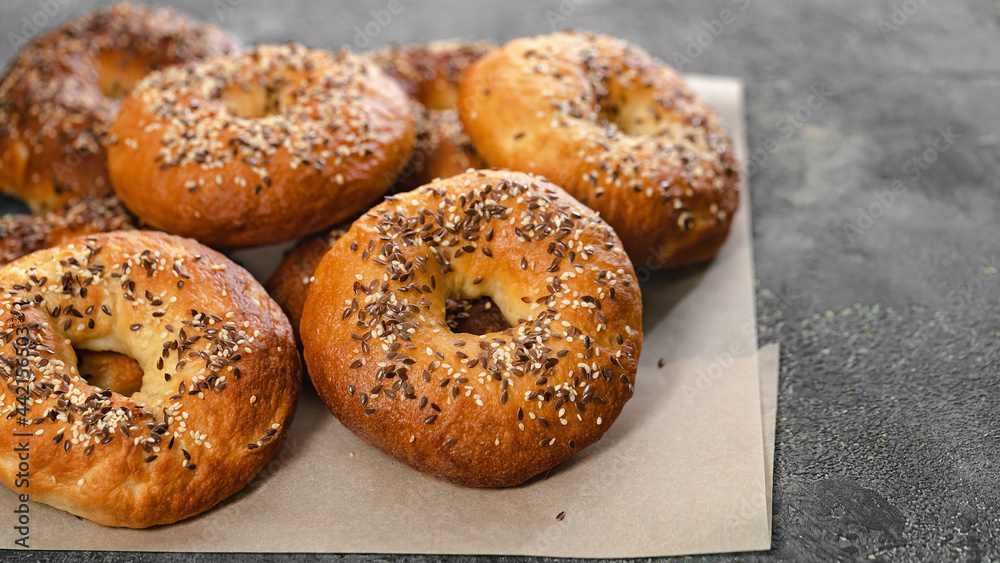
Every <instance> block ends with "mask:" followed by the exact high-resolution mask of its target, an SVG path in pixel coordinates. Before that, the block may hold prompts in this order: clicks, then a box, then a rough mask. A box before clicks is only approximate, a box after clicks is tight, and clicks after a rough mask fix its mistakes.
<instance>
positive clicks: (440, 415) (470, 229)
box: [300, 171, 642, 487]
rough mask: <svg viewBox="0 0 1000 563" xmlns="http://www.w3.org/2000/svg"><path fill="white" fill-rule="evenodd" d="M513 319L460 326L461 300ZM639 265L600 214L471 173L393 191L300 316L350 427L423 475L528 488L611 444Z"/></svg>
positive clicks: (329, 260) (548, 192) (526, 183)
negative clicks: (486, 328)
mask: <svg viewBox="0 0 1000 563" xmlns="http://www.w3.org/2000/svg"><path fill="white" fill-rule="evenodd" d="M454 297H459V298H462V299H477V298H483V297H489V298H491V300H492V302H493V303H495V304H496V307H497V308H498V309H499V311H500V312H501V313H502V314H503V316H504V317H505V318H506V320H507V322H508V323H509V328H506V329H503V330H498V331H495V332H487V333H483V334H471V333H455V332H454V331H453V330H452V328H451V327H450V326H449V324H448V319H447V316H448V314H447V309H448V300H449V298H454ZM641 323H642V302H641V297H640V293H639V285H638V283H637V282H636V279H635V273H634V271H633V269H632V264H631V262H629V259H628V257H627V256H626V255H625V252H624V250H623V249H622V247H621V241H620V240H619V239H618V236H617V235H616V234H615V232H614V231H613V230H612V229H611V228H610V227H609V226H608V225H607V224H606V223H604V221H602V220H601V219H600V218H599V217H598V216H597V214H595V213H594V212H593V211H591V210H590V209H587V208H586V207H584V206H583V205H581V204H580V203H579V202H578V201H576V200H575V199H573V198H572V197H570V196H569V195H568V194H566V192H564V191H563V190H562V189H560V188H558V187H557V186H555V185H553V184H551V183H549V182H547V181H545V180H544V179H542V178H539V177H536V176H531V175H528V174H523V173H517V172H509V171H478V172H476V171H472V172H467V173H465V174H462V175H459V176H456V177H453V178H449V179H445V180H437V181H435V182H432V183H431V184H429V185H427V186H424V187H422V188H419V189H417V190H414V191H412V192H407V193H403V194H400V195H397V196H392V197H391V198H388V200H387V201H386V202H385V203H383V204H381V205H379V206H377V207H375V208H373V209H372V210H370V211H369V212H368V213H366V214H365V215H363V216H362V217H361V218H360V219H358V220H357V221H355V222H354V224H353V225H352V226H351V228H350V230H349V231H348V232H347V234H346V235H344V236H342V237H340V239H339V240H337V242H336V243H334V245H333V247H332V248H331V249H330V251H329V252H327V253H326V255H325V256H324V257H323V261H322V262H321V263H320V265H319V268H318V269H317V270H316V273H315V275H314V280H313V282H312V283H311V284H310V288H309V292H308V294H307V296H306V303H305V308H304V313H303V317H302V323H301V325H300V334H301V338H302V344H303V347H304V354H305V359H306V364H307V366H308V372H309V374H310V377H311V379H312V381H313V384H314V386H315V387H316V390H317V391H318V392H319V394H320V396H321V397H322V398H323V400H324V401H325V402H326V404H327V406H328V407H329V408H330V410H331V411H332V412H333V414H334V415H335V416H336V417H337V418H338V419H340V421H341V423H342V424H343V425H344V426H345V427H346V428H348V429H350V430H351V431H353V432H354V433H355V434H357V435H358V436H359V437H360V438H361V439H362V440H364V441H365V442H367V443H369V444H372V445H373V446H375V447H377V448H379V449H381V450H382V451H384V452H386V453H387V454H389V455H391V456H392V457H394V458H396V459H398V460H400V461H402V462H404V463H407V464H409V465H411V466H413V467H415V468H417V469H419V470H421V471H424V472H427V473H430V474H432V475H436V476H438V477H441V478H444V479H447V480H449V481H452V482H455V483H460V484H464V485H472V486H479V487H501V486H513V485H517V484H519V483H522V482H524V481H525V480H527V479H529V478H531V477H532V476H534V475H537V474H538V473H541V472H543V471H546V470H548V469H551V468H552V467H554V466H556V465H557V464H559V463H560V462H562V461H564V460H565V459H566V458H568V457H570V456H571V455H573V454H574V453H576V452H578V451H580V450H582V449H583V448H586V447H587V446H588V445H590V444H592V443H594V442H595V441H597V440H598V439H599V438H600V437H601V436H602V435H603V434H604V432H605V431H606V430H607V429H608V428H610V426H611V425H612V424H613V423H614V421H615V419H616V418H617V417H618V415H619V413H620V412H621V409H622V407H623V406H624V405H625V402H626V401H627V400H628V399H629V398H630V397H631V396H632V392H633V385H634V382H635V374H636V366H637V363H638V358H639V353H640V351H641V346H642V325H641Z"/></svg>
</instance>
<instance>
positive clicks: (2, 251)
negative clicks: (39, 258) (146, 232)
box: [0, 196, 136, 266]
mask: <svg viewBox="0 0 1000 563" xmlns="http://www.w3.org/2000/svg"><path fill="white" fill-rule="evenodd" d="M135 226H136V224H135V218H134V217H132V216H131V215H130V214H129V213H128V211H126V210H125V208H124V207H123V206H122V204H121V202H120V201H118V198H116V197H114V196H107V197H103V198H92V197H84V198H81V199H79V200H76V201H72V202H70V203H66V204H63V205H61V206H59V207H57V208H55V209H53V210H52V211H49V212H48V213H46V214H45V215H4V216H3V217H0V266H2V265H4V264H7V263H8V262H11V261H13V260H14V259H15V258H20V257H21V256H24V255H25V254H30V253H32V252H34V251H36V250H41V249H43V248H48V247H50V246H55V245H57V244H60V243H62V242H63V241H66V240H69V239H71V238H73V237H77V236H81V235H90V234H94V233H103V232H107V231H118V230H125V229H134V228H135Z"/></svg>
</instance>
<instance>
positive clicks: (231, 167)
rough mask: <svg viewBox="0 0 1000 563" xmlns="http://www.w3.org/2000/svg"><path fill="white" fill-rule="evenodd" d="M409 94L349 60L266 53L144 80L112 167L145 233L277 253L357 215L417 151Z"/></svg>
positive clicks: (130, 101) (272, 49)
mask: <svg viewBox="0 0 1000 563" xmlns="http://www.w3.org/2000/svg"><path fill="white" fill-rule="evenodd" d="M413 135H414V133H413V119H412V117H411V116H410V112H409V107H408V102H407V98H406V95H405V94H404V93H403V91H402V89H400V87H399V85H398V84H396V83H395V82H394V81H393V80H392V79H390V78H389V77H388V76H386V75H385V74H384V73H383V72H382V71H381V70H379V69H378V67H376V66H375V65H373V64H371V63H370V62H369V61H367V60H365V59H363V58H361V57H359V56H357V55H353V54H351V53H349V52H347V51H338V52H337V53H328V52H325V51H317V50H312V49H307V48H305V47H302V46H301V45H295V44H289V45H281V46H276V45H260V46H256V47H253V48H249V49H247V50H244V51H242V52H240V53H238V54H236V55H232V56H222V57H215V58H211V59H206V60H204V61H200V62H197V63H193V64H190V65H187V66H184V67H172V68H169V69H166V70H164V71H161V72H156V73H153V74H151V75H149V76H148V77H146V78H145V79H143V80H142V81H141V82H139V84H138V85H137V86H136V87H135V89H134V90H133V92H132V93H131V94H130V95H129V97H128V98H127V99H126V100H125V102H124V104H123V105H122V108H121V111H120V112H119V113H118V117H117V118H116V119H115V122H114V123H113V124H112V126H111V133H110V137H109V141H108V169H109V172H110V175H111V182H112V184H113V185H114V188H115V191H116V192H117V193H118V195H119V197H120V198H121V199H122V201H123V202H124V203H125V206H126V207H128V208H129V210H131V211H132V212H133V213H135V214H136V216H138V217H139V218H140V219H141V220H143V221H144V222H146V223H148V224H149V225H151V226H153V227H155V228H157V229H161V230H164V231H167V232H171V233H175V234H180V235H184V236H189V237H192V238H196V239H198V240H199V241H201V242H203V243H205V244H208V245H211V246H216V247H222V248H237V247H246V246H255V245H262V244H273V243H278V242H283V241H287V240H292V239H295V238H300V237H303V236H306V235H310V234H313V233H316V232H319V231H322V230H323V229H326V228H329V227H331V226H333V225H335V224H337V223H339V222H341V221H344V220H345V219H348V218H351V217H355V216H357V215H359V214H360V213H361V212H363V211H364V210H366V209H368V207H369V206H370V205H371V204H372V203H374V202H375V201H376V200H377V199H378V198H380V197H381V196H382V194H383V193H384V192H385V191H386V189H387V188H388V186H389V183H390V182H391V180H392V179H393V178H395V175H396V172H397V171H398V170H399V169H400V168H401V167H402V165H403V163H404V162H405V160H406V158H407V157H408V156H409V153H410V150H411V149H412V146H413Z"/></svg>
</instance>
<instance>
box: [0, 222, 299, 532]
mask: <svg viewBox="0 0 1000 563" xmlns="http://www.w3.org/2000/svg"><path fill="white" fill-rule="evenodd" d="M74 348H75V349H77V350H93V351H109V352H114V353H117V354H121V355H125V356H127V357H128V358H131V359H133V360H134V361H135V362H137V365H138V366H139V369H140V370H141V372H142V374H143V375H142V380H141V385H140V388H139V389H138V390H135V389H134V387H135V382H134V374H133V375H132V376H128V375H127V366H126V368H125V369H124V370H121V371H125V372H126V374H125V376H123V377H112V378H110V379H106V380H104V381H106V382H109V383H110V384H114V385H122V386H123V387H122V388H120V389H115V388H114V387H112V388H110V389H107V388H105V389H102V388H99V387H96V386H94V385H93V384H92V383H90V382H88V381H86V380H85V378H83V377H82V376H81V375H80V368H78V363H77V355H76V353H75V351H74ZM112 359H113V358H112ZM93 365H94V364H93V363H92V364H91V366H93ZM84 369H88V370H89V369H90V368H86V367H85V368H84ZM98 369H99V370H100V369H107V368H100V367H98ZM114 369H116V370H120V369H121V368H120V367H119V368H114ZM0 374H2V376H3V378H4V379H5V380H6V383H7V390H8V391H7V393H6V394H5V395H2V396H0V448H2V449H0V481H2V482H3V483H4V484H5V485H6V486H8V487H10V488H12V489H14V490H18V489H16V485H15V481H16V480H17V473H18V461H17V455H18V454H17V449H16V448H17V446H18V441H20V442H22V443H23V442H26V441H30V452H31V453H30V455H31V461H30V463H31V477H30V487H31V489H30V492H31V500H33V501H37V502H42V503H45V504H49V505H51V506H54V507H56V508H59V509H62V510H65V511H68V512H71V513H73V514H76V515H78V516H82V517H84V518H88V519H90V520H93V521H94V522H97V523H99V524H104V525H106V526H122V527H130V528H145V527H148V526H153V525H157V524H169V523H171V522H176V521H178V520H181V519H184V518H188V517H190V516H193V515H195V514H198V513H200V512H203V511H205V510H208V509H209V508H211V507H212V506H214V505H215V504H216V503H218V502H219V501H221V500H222V499H224V498H226V497H228V496H229V495H232V494H233V493H235V492H236V491H238V490H239V489H240V488H242V487H243V486H244V485H245V484H246V483H247V482H249V481H250V479H251V478H252V477H253V476H254V475H255V474H256V473H257V472H258V471H259V470H260V469H261V468H263V467H264V465H265V464H266V463H267V462H268V461H269V460H270V459H271V458H272V456H273V455H274V454H275V453H276V452H277V451H278V449H279V447H280V445H281V443H282V442H283V441H284V439H285V436H286V434H287V432H288V428H289V425H290V424H291V421H292V417H293V415H294V412H295V406H296V400H297V398H298V393H299V389H300V386H301V377H302V373H301V363H300V361H299V356H298V353H297V350H296V349H295V343H294V340H293V338H292V331H291V327H290V326H289V325H288V321H287V319H285V316H284V315H283V314H282V313H281V311H280V309H279V308H278V306H277V305H276V304H275V303H274V302H273V301H272V300H271V299H270V298H269V297H268V296H267V293H266V292H265V291H264V289H263V288H262V287H261V286H260V284H258V283H257V282H256V281H255V280H254V279H253V278H252V277H251V276H250V274H249V273H247V272H246V271H245V270H243V269H242V268H240V267H239V266H237V265H236V264H234V263H233V262H232V261H230V260H229V259H228V258H226V257H225V256H223V255H221V254H219V253H217V252H215V251H213V250H211V249H209V248H207V247H205V246H203V245H201V244H199V243H197V242H195V241H192V240H188V239H182V238H180V237H176V236H172V235H167V234H164V233H154V232H148V231H132V232H114V233H102V234H96V235H92V236H88V237H82V238H77V239H74V240H72V241H69V242H66V243H64V244H61V245H59V246H56V247H53V248H50V249H46V250H41V251H38V252H36V253H33V254H30V255H28V256H25V257H22V258H20V259H18V260H15V261H14V262H12V263H10V264H8V265H6V266H4V267H2V268H0ZM95 379H97V378H95ZM129 381H131V384H130V383H129ZM115 382H117V383H115ZM129 391H134V392H133V393H132V394H131V395H126V394H125V393H128V392H129ZM25 423H26V425H25ZM25 434H28V435H29V437H27V438H25V437H21V436H24V435H25ZM18 435H20V436H18Z"/></svg>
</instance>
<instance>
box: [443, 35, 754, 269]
mask: <svg viewBox="0 0 1000 563" xmlns="http://www.w3.org/2000/svg"><path fill="white" fill-rule="evenodd" d="M459 99H460V101H461V103H460V104H459V115H460V116H461V118H462V123H463V125H464V126H465V130H466V132H467V133H468V135H469V137H470V138H471V139H472V142H473V144H474V145H475V146H476V149H477V150H478V151H479V152H480V154H482V155H483V157H484V158H485V159H486V160H487V161H488V162H489V163H490V164H491V165H492V166H497V167H506V168H511V169H514V170H523V171H526V172H533V173H535V174H541V175H544V176H545V177H547V178H548V179H550V180H551V181H553V182H555V183H556V184H558V185H560V186H562V187H563V188H565V189H566V191H568V192H569V193H570V194H572V195H573V196H574V197H576V198H577V199H579V200H580V201H581V202H583V203H584V204H586V205H588V206H590V207H591V208H593V209H594V210H595V211H598V212H599V213H600V214H601V217H603V218H604V219H605V220H606V221H607V222H608V223H609V224H610V225H611V226H612V227H614V228H615V231H616V232H617V233H618V235H619V236H620V237H621V238H622V241H623V242H624V244H625V249H626V250H627V251H628V254H629V256H630V257H631V258H632V260H633V262H634V263H635V264H636V266H639V267H646V268H652V269H657V268H664V267H675V266H682V265H684V264H690V263H693V262H700V261H703V260H707V259H709V258H711V257H712V256H714V255H715V253H716V252H717V251H718V249H719V247H720V246H721V245H722V243H723V242H724V241H725V239H726V236H727V235H728V233H729V225H730V223H731V221H732V217H733V214H734V213H735V212H736V208H737V205H738V202H739V191H738V184H739V172H738V165H737V163H736V159H735V155H734V154H733V149H732V145H731V143H730V140H729V138H728V137H727V135H726V133H725V132H724V131H723V128H722V122H721V120H720V119H719V117H718V116H717V115H716V114H715V112H714V111H712V109H711V108H710V107H709V106H708V105H707V104H706V103H705V102H704V101H703V100H701V99H700V98H698V97H697V96H696V95H695V94H694V93H693V92H692V91H691V90H690V89H689V88H688V87H687V85H686V84H685V82H684V80H683V79H682V78H681V77H680V76H679V75H678V74H677V73H676V72H675V71H674V70H673V69H672V68H670V67H669V66H667V65H666V64H664V63H663V62H661V61H658V60H656V59H654V58H653V57H652V56H650V55H649V54H648V53H647V52H645V51H643V50H642V49H640V48H638V47H636V46H634V45H631V44H629V43H627V42H625V41H623V40H620V39H615V38H613V37H609V36H606V35H599V34H595V33H576V32H566V33H556V34H552V35H545V36H541V37H534V38H525V39H517V40H514V41H511V42H509V43H507V44H505V45H504V46H503V47H501V48H500V49H497V50H496V51H493V52H492V53H489V54H487V55H485V56H484V57H483V58H481V59H479V60H478V61H477V62H476V63H475V64H473V66H472V68H470V69H469V70H468V71H467V72H466V74H465V77H464V78H463V81H462V84H461V86H460V89H459Z"/></svg>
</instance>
